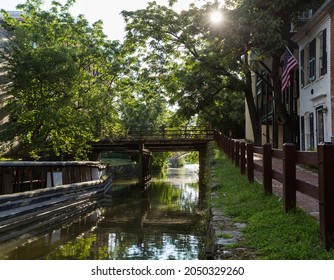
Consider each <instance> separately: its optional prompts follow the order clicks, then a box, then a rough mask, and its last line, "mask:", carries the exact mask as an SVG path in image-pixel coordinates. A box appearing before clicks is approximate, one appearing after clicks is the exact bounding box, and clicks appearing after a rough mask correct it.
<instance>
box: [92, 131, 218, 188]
mask: <svg viewBox="0 0 334 280" xmlns="http://www.w3.org/2000/svg"><path fill="white" fill-rule="evenodd" d="M213 140H214V131H213V130H208V129H202V128H198V127H186V128H183V129H170V128H162V129H160V130H157V131H153V130H150V131H141V130H139V131H132V132H130V133H128V134H127V135H126V136H123V137H109V138H106V139H103V140H101V141H99V142H96V143H93V144H92V147H93V152H94V154H100V153H102V152H107V151H117V152H137V153H138V154H139V174H138V179H139V182H141V184H143V185H146V184H147V182H148V181H149V180H150V178H151V164H152V156H151V155H152V152H166V151H198V152H199V158H200V166H205V164H204V163H203V161H205V158H206V150H207V144H208V142H210V141H213ZM201 161H202V164H201ZM200 174H201V168H200Z"/></svg>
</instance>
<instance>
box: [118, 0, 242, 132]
mask: <svg viewBox="0 0 334 280" xmlns="http://www.w3.org/2000/svg"><path fill="white" fill-rule="evenodd" d="M213 8H214V5H212V4H206V5H204V6H203V7H202V8H201V9H200V8H197V7H195V6H194V5H192V6H190V8H189V10H187V11H182V12H181V13H177V12H175V11H174V10H173V9H172V8H171V7H164V6H159V5H157V4H156V3H155V2H152V3H149V5H148V7H147V8H146V9H145V10H138V11H135V12H123V16H124V18H125V20H126V22H127V30H128V33H127V40H126V44H129V45H132V46H134V45H135V46H136V49H135V53H136V54H137V56H140V55H141V56H142V59H143V61H145V63H146V64H149V65H150V66H151V67H150V69H153V71H154V72H155V73H156V75H159V77H160V84H161V86H163V87H164V90H165V92H166V93H167V94H168V96H169V98H168V101H169V102H170V103H171V104H172V105H174V106H175V107H176V108H179V109H178V111H177V116H178V117H184V118H185V119H186V120H188V121H189V120H191V118H192V117H193V116H198V117H200V118H201V122H202V123H205V125H206V126H208V125H209V126H210V125H211V126H214V125H217V124H218V123H220V122H222V123H223V122H224V123H225V122H226V123H229V124H230V127H235V126H236V125H235V124H236V123H235V122H234V121H235V120H236V119H237V120H242V119H244V109H243V108H242V110H240V111H235V114H239V117H238V118H234V119H233V118H228V116H229V114H228V113H227V112H225V113H224V114H222V113H219V114H217V106H219V107H220V110H223V108H224V104H225V102H227V103H231V100H230V99H231V98H235V97H238V101H239V104H243V100H242V99H243V97H242V96H241V95H238V94H233V93H237V92H242V91H243V81H242V79H241V78H240V75H239V72H240V71H239V70H240V69H239V68H238V67H239V65H238V64H237V63H236V62H235V61H232V60H230V59H228V58H229V56H228V55H227V54H228V53H227V52H225V53H223V48H222V46H221V45H219V44H217V42H215V41H214V39H215V37H214V35H215V34H214V33H215V31H214V29H213V26H211V25H210V23H209V22H208V14H209V12H210V11H212V10H213ZM225 54H226V55H225ZM230 93H231V94H230ZM240 107H242V106H239V107H238V108H240ZM225 108H227V107H225ZM225 127H227V126H225ZM238 127H241V131H243V129H244V128H243V127H242V126H240V123H239V124H238Z"/></svg>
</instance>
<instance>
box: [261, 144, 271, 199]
mask: <svg viewBox="0 0 334 280" xmlns="http://www.w3.org/2000/svg"><path fill="white" fill-rule="evenodd" d="M262 160H263V164H262V166H263V186H264V191H265V193H266V194H269V195H270V194H272V192H273V186H272V181H273V180H272V162H271V144H264V145H263V158H262Z"/></svg>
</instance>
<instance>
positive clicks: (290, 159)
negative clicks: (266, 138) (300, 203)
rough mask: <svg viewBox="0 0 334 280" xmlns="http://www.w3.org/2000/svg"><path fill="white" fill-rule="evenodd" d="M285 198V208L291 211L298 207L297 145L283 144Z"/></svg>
mask: <svg viewBox="0 0 334 280" xmlns="http://www.w3.org/2000/svg"><path fill="white" fill-rule="evenodd" d="M283 177H284V178H283V199H284V210H285V212H290V211H293V210H295V209H296V191H297V190H296V146H295V145H294V144H290V143H286V144H284V145H283Z"/></svg>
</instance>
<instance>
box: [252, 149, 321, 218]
mask: <svg viewBox="0 0 334 280" xmlns="http://www.w3.org/2000/svg"><path fill="white" fill-rule="evenodd" d="M254 162H256V163H257V164H259V165H262V155H261V154H254ZM272 169H274V170H277V171H279V172H281V173H282V170H283V162H282V160H279V159H276V158H273V159H272ZM296 176H297V178H298V179H303V181H307V182H309V183H312V184H314V185H316V186H318V174H317V173H314V172H312V171H309V170H306V169H305V168H302V167H301V166H297V167H296ZM254 177H255V180H257V181H258V182H260V183H262V173H261V172H258V171H256V170H255V171H254ZM273 192H274V193H276V194H277V195H279V196H281V197H282V196H283V184H282V183H280V182H278V181H276V180H273ZM296 197H297V207H299V208H301V209H303V210H304V211H306V212H307V213H309V214H310V215H311V216H313V217H314V218H316V219H317V220H319V202H318V200H316V199H314V198H312V197H310V196H307V195H305V194H303V193H300V192H299V191H297V196H296Z"/></svg>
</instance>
